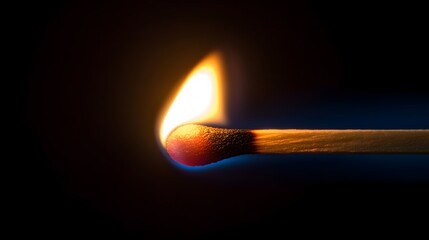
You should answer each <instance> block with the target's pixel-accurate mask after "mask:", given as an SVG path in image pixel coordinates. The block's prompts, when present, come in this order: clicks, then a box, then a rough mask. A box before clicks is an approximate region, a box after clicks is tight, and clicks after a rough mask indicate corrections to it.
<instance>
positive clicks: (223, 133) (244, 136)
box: [166, 124, 253, 166]
mask: <svg viewBox="0 0 429 240" xmlns="http://www.w3.org/2000/svg"><path fill="white" fill-rule="evenodd" d="M252 141H253V134H252V133H251V132H249V131H246V130H234V129H223V128H213V127H207V126H203V125H196V124H187V125H183V126H180V127H178V128H176V130H174V131H173V132H172V133H171V134H170V135H169V136H168V138H167V142H166V145H167V152H168V154H170V157H171V158H172V159H173V160H175V161H177V162H180V163H182V164H184V165H188V166H201V165H206V164H210V163H214V162H217V161H219V160H222V159H225V158H229V157H233V156H237V155H241V154H247V153H252V152H253V146H252Z"/></svg>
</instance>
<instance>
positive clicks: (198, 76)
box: [159, 53, 226, 147]
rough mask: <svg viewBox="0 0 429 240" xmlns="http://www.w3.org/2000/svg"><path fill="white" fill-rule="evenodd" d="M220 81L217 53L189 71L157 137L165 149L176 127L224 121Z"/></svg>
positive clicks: (221, 76) (219, 62)
mask: <svg viewBox="0 0 429 240" xmlns="http://www.w3.org/2000/svg"><path fill="white" fill-rule="evenodd" d="M222 81H223V72H222V64H221V57H220V55H219V54H218V53H212V54H210V55H209V56H207V57H206V58H205V59H203V60H202V61H201V62H200V63H199V64H198V65H197V66H196V67H195V68H194V69H193V70H192V71H191V73H190V74H189V75H188V76H187V77H186V79H185V81H184V83H183V85H182V87H181V88H180V90H179V92H178V93H177V95H176V97H175V99H174V100H173V102H172V103H171V105H170V108H169V109H168V111H167V113H166V114H165V117H164V118H163V119H164V120H163V122H162V125H161V129H160V132H159V137H160V141H161V143H162V144H163V145H164V147H165V141H166V139H167V137H168V135H169V134H170V132H171V131H172V130H174V129H175V128H176V127H178V126H179V125H182V124H186V123H206V124H207V123H215V124H222V123H224V122H225V120H226V119H225V114H224V108H223V96H222V89H221V88H222Z"/></svg>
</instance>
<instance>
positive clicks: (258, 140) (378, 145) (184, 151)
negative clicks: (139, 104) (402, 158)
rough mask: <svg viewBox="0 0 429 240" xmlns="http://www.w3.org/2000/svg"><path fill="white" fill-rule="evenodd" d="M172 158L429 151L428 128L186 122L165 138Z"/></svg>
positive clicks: (193, 162) (192, 162)
mask: <svg viewBox="0 0 429 240" xmlns="http://www.w3.org/2000/svg"><path fill="white" fill-rule="evenodd" d="M166 146H167V152H168V153H169V154H170V156H171V158H172V159H174V160H175V161H178V162H180V163H182V164H185V165H188V166H199V165H206V164H209V163H213V162H217V161H219V160H222V159H225V158H229V157H233V156H237V155H242V154H291V153H410V154H411V153H417V154H429V130H307V129H302V130H292V129H260V130H242V129H224V128H213V127H207V126H203V125H195V124H187V125H182V126H180V127H178V128H176V129H175V130H174V131H173V132H172V133H171V134H170V135H169V136H168V138H167V142H166Z"/></svg>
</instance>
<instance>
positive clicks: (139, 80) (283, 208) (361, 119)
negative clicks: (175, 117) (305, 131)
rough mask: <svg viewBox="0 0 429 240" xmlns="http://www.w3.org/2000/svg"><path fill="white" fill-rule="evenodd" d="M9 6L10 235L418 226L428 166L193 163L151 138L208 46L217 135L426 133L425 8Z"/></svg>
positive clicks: (376, 159) (346, 159)
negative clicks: (220, 82)
mask: <svg viewBox="0 0 429 240" xmlns="http://www.w3.org/2000/svg"><path fill="white" fill-rule="evenodd" d="M5 10H6V11H7V12H8V13H9V14H7V15H6V20H5V21H4V23H5V25H6V27H5V29H6V30H7V32H6V34H5V36H6V38H7V40H10V42H8V44H7V45H5V47H6V50H8V53H9V52H10V53H11V54H10V56H9V55H7V60H8V64H7V65H6V66H7V69H6V72H7V73H10V74H9V75H8V77H6V78H5V79H8V81H6V82H7V83H12V86H11V87H10V88H9V85H6V86H7V87H5V89H6V94H5V96H7V99H6V101H5V103H6V105H7V106H8V107H10V109H11V110H12V113H11V114H10V115H9V116H12V117H11V119H12V120H13V122H14V123H17V128H12V135H11V137H10V138H9V139H8V142H9V143H12V147H10V148H9V147H8V150H9V151H10V152H11V153H12V154H10V155H9V157H7V160H5V162H11V163H13V168H12V169H13V171H8V170H7V171H8V172H10V173H12V174H11V176H10V177H9V176H8V177H7V179H6V181H5V183H6V185H7V189H8V190H9V189H10V190H11V191H10V193H8V194H5V195H6V196H7V198H8V199H10V200H11V204H10V205H7V206H6V207H7V208H8V210H10V212H11V213H12V214H11V215H10V217H9V215H8V217H7V221H8V222H9V223H10V224H11V225H12V226H13V227H14V228H13V229H16V232H17V233H20V232H31V233H34V232H36V233H55V234H56V233H61V234H63V235H68V234H72V233H83V232H88V231H89V232H93V233H97V234H106V233H107V234H112V233H118V234H138V235H140V236H148V237H157V236H165V235H169V236H188V237H208V236H214V237H220V236H223V235H224V234H233V235H236V236H253V235H255V234H262V235H267V234H268V235H270V234H280V235H282V236H289V235H290V234H292V233H299V234H303V235H305V234H311V233H313V234H314V233H316V234H319V233H334V234H342V233H343V232H346V233H347V235H346V236H350V235H354V234H358V233H362V232H364V233H367V232H370V231H373V230H375V231H377V232H379V233H382V234H386V233H394V234H396V233H397V232H398V231H403V230H406V231H407V232H409V233H411V232H412V233H415V232H419V230H420V231H423V230H424V228H425V227H427V220H426V219H427V214H428V213H429V211H428V210H429V208H428V206H427V205H428V200H429V197H428V190H429V188H428V183H429V174H428V173H429V162H428V160H429V157H428V156H425V155H332V156H329V155H308V156H307V155H291V156H244V157H237V158H234V159H229V160H227V161H224V162H220V163H218V164H214V165H211V166H208V167H205V168H197V169H189V168H186V167H183V166H178V165H176V164H174V163H172V162H171V161H170V160H168V159H167V158H166V157H165V155H164V154H163V152H162V150H161V149H160V148H159V146H158V145H157V141H156V135H155V132H156V130H155V127H156V125H157V121H158V118H159V113H160V110H161V108H162V107H163V106H164V104H165V100H166V99H167V98H168V97H170V95H171V93H172V91H173V90H174V88H175V86H176V85H177V84H178V83H180V81H181V80H182V79H183V77H184V76H185V75H186V74H187V73H188V72H189V71H190V69H192V67H193V66H194V65H195V64H197V63H198V61H199V60H201V58H203V57H204V56H205V55H206V54H208V53H210V52H211V51H213V50H220V51H221V52H222V53H223V54H224V55H225V59H226V65H227V68H228V69H227V70H228V73H229V78H228V82H227V87H228V88H227V89H228V106H229V109H228V110H229V112H230V122H229V124H228V125H227V126H228V127H238V128H266V127H272V128H273V127H277V128H376V129H377V128H380V129H381V128H411V129H412V128H429V111H428V110H429V93H428V90H427V88H426V87H425V86H424V85H425V84H426V83H425V82H426V81H427V79H428V71H427V56H428V51H427V42H428V39H427V37H426V36H425V35H426V31H427V24H426V20H427V19H426V18H427V13H426V12H425V11H424V8H423V7H422V6H419V5H417V4H415V3H410V2H406V3H405V2H402V3H401V2H400V3H392V2H389V3H384V2H380V1H375V2H374V1H367V2H366V1H344V2H343V1H338V2H337V1H324V3H318V2H316V1H290V2H285V3H277V1H263V2H259V3H249V2H244V1H243V2H241V3H228V2H222V1H211V2H202V1H201V2H181V3H162V2H158V3H154V2H148V1H131V2H129V1H118V2H113V1H106V2H91V3H89V2H86V1H52V2H49V1H48V2H46V1H44V2H37V3H31V4H23V5H18V4H17V5H14V6H10V7H9V6H8V7H7V8H6V9H5ZM9 89H12V90H16V91H10V90H9ZM9 94H10V96H9ZM15 116H16V117H17V119H16V120H15ZM11 126H15V124H13V125H11ZM7 146H9V145H7ZM9 151H7V152H9ZM6 169H9V168H6Z"/></svg>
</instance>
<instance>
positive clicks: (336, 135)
mask: <svg viewBox="0 0 429 240" xmlns="http://www.w3.org/2000/svg"><path fill="white" fill-rule="evenodd" d="M251 132H252V133H253V134H254V146H255V147H256V152H258V153H267V154H269V153H280V154H284V153H429V130H290V129H288V130H283V129H278V130H276V129H272V130H251Z"/></svg>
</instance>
